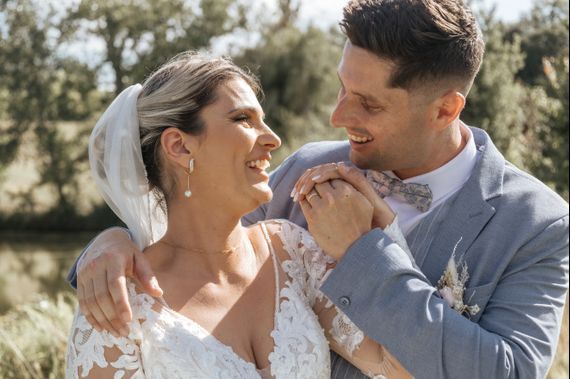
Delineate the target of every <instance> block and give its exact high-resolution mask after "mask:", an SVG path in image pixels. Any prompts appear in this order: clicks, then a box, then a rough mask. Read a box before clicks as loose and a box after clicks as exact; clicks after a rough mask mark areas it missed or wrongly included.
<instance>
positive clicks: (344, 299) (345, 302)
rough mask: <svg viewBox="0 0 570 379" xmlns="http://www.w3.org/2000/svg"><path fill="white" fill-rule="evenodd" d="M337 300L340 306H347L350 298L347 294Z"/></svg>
mask: <svg viewBox="0 0 570 379" xmlns="http://www.w3.org/2000/svg"><path fill="white" fill-rule="evenodd" d="M338 302H339V303H340V306H341V307H342V308H347V307H348V306H349V305H350V299H349V298H348V297H347V296H343V297H341V298H340V299H338Z"/></svg>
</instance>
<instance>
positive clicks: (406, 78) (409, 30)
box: [340, 0, 485, 95]
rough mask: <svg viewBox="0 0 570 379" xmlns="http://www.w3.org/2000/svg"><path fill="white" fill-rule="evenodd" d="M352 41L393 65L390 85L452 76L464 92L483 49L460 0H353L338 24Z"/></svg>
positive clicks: (472, 19)
mask: <svg viewBox="0 0 570 379" xmlns="http://www.w3.org/2000/svg"><path fill="white" fill-rule="evenodd" d="M340 26H341V28H342V30H343V32H344V33H345V34H346V36H347V37H348V39H349V40H350V42H351V43H352V44H353V45H354V46H358V47H360V48H363V49H366V50H368V51H370V52H371V53H373V54H375V55H376V56H378V57H379V58H381V59H385V60H388V61H390V62H392V63H394V64H395V70H394V72H393V75H392V77H391V78H390V84H391V86H392V87H397V88H403V89H407V90H409V89H411V88H414V87H416V86H421V85H423V84H430V82H441V81H454V82H456V83H457V84H458V85H459V86H460V87H461V90H462V91H463V92H464V94H465V95H466V94H467V92H469V89H470V88H471V85H472V84H473V81H474V79H475V76H476V75H477V73H478V71H479V68H480V66H481V62H482V60H483V55H484V51H485V43H484V42H483V38H482V34H481V30H480V29H479V26H478V25H477V21H476V20H475V17H474V16H473V13H472V12H471V10H470V9H469V8H468V7H467V5H466V4H465V3H464V2H463V1H462V0H351V1H350V2H349V3H348V4H347V5H346V6H345V8H344V18H343V20H342V21H341V23H340Z"/></svg>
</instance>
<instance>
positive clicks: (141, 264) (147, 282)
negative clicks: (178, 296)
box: [134, 251, 163, 297]
mask: <svg viewBox="0 0 570 379" xmlns="http://www.w3.org/2000/svg"><path fill="white" fill-rule="evenodd" d="M134 273H135V277H136V278H137V279H138V280H139V282H140V284H141V285H142V287H143V289H144V291H145V292H147V293H148V294H149V295H151V296H154V297H161V296H162V294H163V292H162V288H160V286H159V285H158V281H157V280H156V276H155V275H154V272H153V271H152V269H151V268H150V263H149V261H148V259H147V258H146V257H145V255H144V254H143V253H142V252H141V251H136V252H135V267H134Z"/></svg>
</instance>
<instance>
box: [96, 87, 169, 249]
mask: <svg viewBox="0 0 570 379" xmlns="http://www.w3.org/2000/svg"><path fill="white" fill-rule="evenodd" d="M141 91H142V86H141V85H140V84H135V85H133V86H130V87H129V88H127V89H125V90H124V91H123V92H121V94H120V95H119V96H117V98H116V99H115V100H114V101H113V102H112V103H111V105H110V106H109V108H107V110H106V111H105V113H103V115H102V116H101V118H100V119H99V121H97V124H96V125H95V128H94V129H93V132H92V133H91V137H90V138H89V165H90V167H91V175H92V176H93V178H94V179H95V183H96V185H97V188H98V190H99V192H100V193H101V195H102V196H103V198H104V199H105V201H106V202H107V204H108V205H109V207H110V208H111V209H112V210H113V212H115V214H116V215H117V216H118V217H119V218H120V219H121V220H122V221H123V222H124V223H125V224H126V225H127V227H128V228H129V231H130V232H131V235H132V237H133V241H134V242H135V243H136V244H137V245H138V246H139V248H140V249H143V248H145V247H147V246H148V245H150V244H151V243H152V242H153V241H156V240H157V239H159V238H160V237H161V236H162V235H163V234H164V231H165V229H166V215H164V213H163V212H162V210H161V209H160V207H158V206H157V202H156V199H155V197H154V195H153V194H152V193H151V192H150V190H149V184H148V180H147V176H146V170H145V167H144V163H143V159H142V152H141V145H140V134H139V120H138V115H137V98H138V96H139V94H140V93H141Z"/></svg>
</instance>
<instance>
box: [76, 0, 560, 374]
mask: <svg viewBox="0 0 570 379" xmlns="http://www.w3.org/2000/svg"><path fill="white" fill-rule="evenodd" d="M341 25H342V28H343V31H344V33H345V34H346V36H347V42H346V45H345V49H344V52H343V56H342V60H341V62H340V64H339V69H338V73H339V78H340V82H341V88H340V91H339V95H338V103H337V106H336V109H335V110H334V112H333V114H332V116H331V123H332V124H333V126H334V127H337V128H344V129H346V131H347V134H348V137H349V140H350V143H349V144H348V143H346V142H338V143H330V142H323V143H312V144H309V145H306V146H305V147H303V148H302V149H301V150H299V151H298V152H296V153H295V154H294V155H292V156H291V157H289V158H288V159H287V160H286V161H285V162H284V163H283V164H282V165H281V166H280V167H279V168H278V169H277V170H276V171H275V172H274V173H273V174H272V177H271V186H272V188H273V190H274V198H273V200H272V201H271V203H269V204H266V205H264V206H262V207H261V208H259V209H258V210H256V211H255V212H253V213H252V214H250V215H248V216H247V217H246V219H245V222H248V223H253V222H256V221H259V220H262V219H269V218H288V219H289V220H292V221H293V222H295V223H297V224H299V225H301V226H304V227H308V229H309V230H310V231H311V233H312V234H313V236H314V237H315V239H316V240H317V242H318V243H319V244H320V245H321V247H323V248H324V249H325V250H326V251H327V252H328V253H330V254H331V255H333V256H334V257H335V258H337V259H338V263H337V265H336V268H335V269H334V271H333V272H332V274H331V275H330V276H329V278H328V279H327V280H326V282H325V283H324V285H323V286H322V288H321V289H322V291H323V292H324V293H325V294H326V295H327V297H328V298H329V299H330V300H331V301H333V302H334V303H335V304H336V305H337V306H339V307H340V308H341V309H342V310H343V311H344V313H346V315H347V316H348V317H350V319H351V320H352V321H353V322H355V323H356V324H357V325H358V326H359V327H360V328H361V329H362V331H363V332H364V333H365V334H366V335H368V336H369V337H371V338H373V339H375V340H377V341H378V342H380V343H382V344H383V345H384V346H385V347H386V348H387V349H388V350H389V351H390V352H391V353H392V354H393V355H394V356H396V357H397V358H398V359H399V361H400V362H401V363H402V364H403V365H404V366H405V367H406V368H407V369H408V371H410V372H411V373H412V374H413V375H414V376H415V377H418V378H541V377H545V376H546V373H547V371H548V368H549V366H550V363H551V361H552V358H553V355H554V352H555V350H556V343H557V337H558V334H559V332H560V326H561V321H562V313H563V308H564V301H565V298H566V292H567V288H568V204H567V203H565V202H564V201H563V200H562V199H561V198H560V197H558V196H557V195H556V194H555V193H553V192H552V191H551V190H549V189H548V188H547V187H546V186H545V185H543V184H542V183H540V182H539V181H538V180H536V179H535V178H533V177H531V176H530V175H528V174H526V173H524V172H522V171H520V170H518V169H517V168H516V167H514V166H512V165H511V164H510V163H508V162H506V161H505V160H504V158H503V156H502V155H501V154H500V153H499V152H498V151H497V149H496V148H495V146H494V145H493V143H492V141H491V140H490V138H489V136H488V135H487V134H486V133H485V132H484V131H482V130H480V129H476V128H469V127H467V126H465V125H464V124H463V123H462V122H461V121H460V120H459V116H460V113H461V111H462V109H463V107H464V105H465V98H466V96H467V94H468V92H469V89H470V88H471V85H472V84H473V80H474V78H475V76H476V74H477V72H478V70H479V67H480V65H481V61H482V58H483V52H484V43H483V40H482V36H481V33H480V30H479V27H478V26H477V24H476V21H475V19H474V17H473V15H472V14H471V12H470V11H469V10H468V9H467V8H466V6H465V5H464V3H463V1H461V0H422V1H420V0H353V1H351V2H350V3H349V4H348V5H347V6H346V7H345V9H344V19H343V21H342V23H341ZM343 161H345V162H349V164H347V165H333V164H331V163H332V162H343ZM352 165H355V166H357V167H358V168H360V169H368V170H370V171H368V174H367V177H368V178H367V179H368V181H367V180H365V179H364V177H363V176H362V174H361V173H360V171H359V170H356V169H355V168H354V167H351V166H352ZM315 166H319V167H316V168H313V169H310V168H312V167H315ZM308 169H310V170H309V171H307V170H308ZM299 178H300V179H299ZM400 179H401V180H402V181H400ZM336 180H345V181H347V182H349V183H350V184H352V186H353V187H354V188H355V189H358V190H360V191H362V192H366V193H367V196H368V198H369V199H371V202H372V203H373V204H375V203H378V201H379V200H378V198H374V196H376V195H375V194H373V195H370V193H371V190H372V188H375V190H377V191H378V192H379V193H381V194H382V196H385V198H384V199H385V201H386V202H387V203H388V204H389V205H390V207H391V208H392V209H393V210H394V211H395V213H396V214H397V219H396V222H398V223H399V225H400V226H401V228H402V230H403V231H404V233H405V234H406V239H407V242H408V244H409V247H410V249H411V251H412V253H413V256H414V259H415V262H411V261H410V259H409V258H408V257H407V255H406V253H405V252H404V251H403V250H402V249H401V248H399V247H398V245H396V244H395V243H394V242H393V241H391V240H390V239H389V237H387V236H386V235H385V234H384V232H383V231H382V230H380V229H378V228H374V229H371V227H370V225H366V223H363V220H364V217H362V216H361V215H360V213H359V212H360V211H359V209H358V208H357V207H355V206H354V204H353V203H352V202H351V201H350V197H348V198H347V197H346V195H347V193H346V191H345V192H344V193H341V190H340V188H339V186H337V187H335V186H334V183H335V181H336ZM344 189H345V190H346V188H345V187H344ZM290 195H292V196H293V198H291V196H290ZM382 212H383V211H382V209H381V208H377V209H376V213H375V217H382V216H383V215H382ZM86 250H87V252H86V254H85V256H84V257H83V258H82V263H81V265H80V268H79V281H80V282H82V281H93V283H95V286H94V288H96V292H97V293H86V294H84V295H82V296H81V297H80V304H81V309H82V311H83V313H84V314H86V315H87V316H88V317H89V320H90V321H91V322H92V323H93V324H94V325H96V326H97V327H105V328H107V329H115V330H117V331H121V328H122V327H123V325H125V320H126V319H128V318H129V317H130V313H129V310H128V309H129V308H128V305H127V304H126V291H125V288H124V278H123V277H122V276H123V275H124V274H125V273H127V275H130V276H136V277H138V279H139V280H141V281H142V282H143V284H144V285H145V286H146V287H147V289H148V291H149V292H151V293H152V294H154V295H160V290H159V289H158V288H157V284H156V282H155V280H153V279H152V273H151V272H150V270H149V269H148V264H147V263H146V261H145V259H144V257H143V255H142V253H141V252H139V251H137V250H136V248H134V247H133V245H132V244H131V243H130V241H129V240H128V238H127V236H126V234H125V233H124V232H123V231H121V230H119V229H113V230H109V231H106V232H105V233H103V234H101V235H100V236H98V237H97V239H96V240H95V241H94V242H93V243H92V244H91V245H90V246H89V247H88V248H87V249H86ZM456 272H457V274H458V275H454V273H456ZM72 274H73V273H72ZM444 274H445V275H444ZM105 278H106V279H105ZM71 279H74V278H71ZM98 283H99V284H98ZM107 283H109V284H107ZM95 298H96V299H97V300H95ZM333 377H334V378H356V377H363V375H362V374H360V373H359V372H358V370H357V369H355V368H354V367H352V366H351V365H350V364H348V363H347V362H346V361H344V360H343V359H342V358H340V357H338V356H336V355H333Z"/></svg>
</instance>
